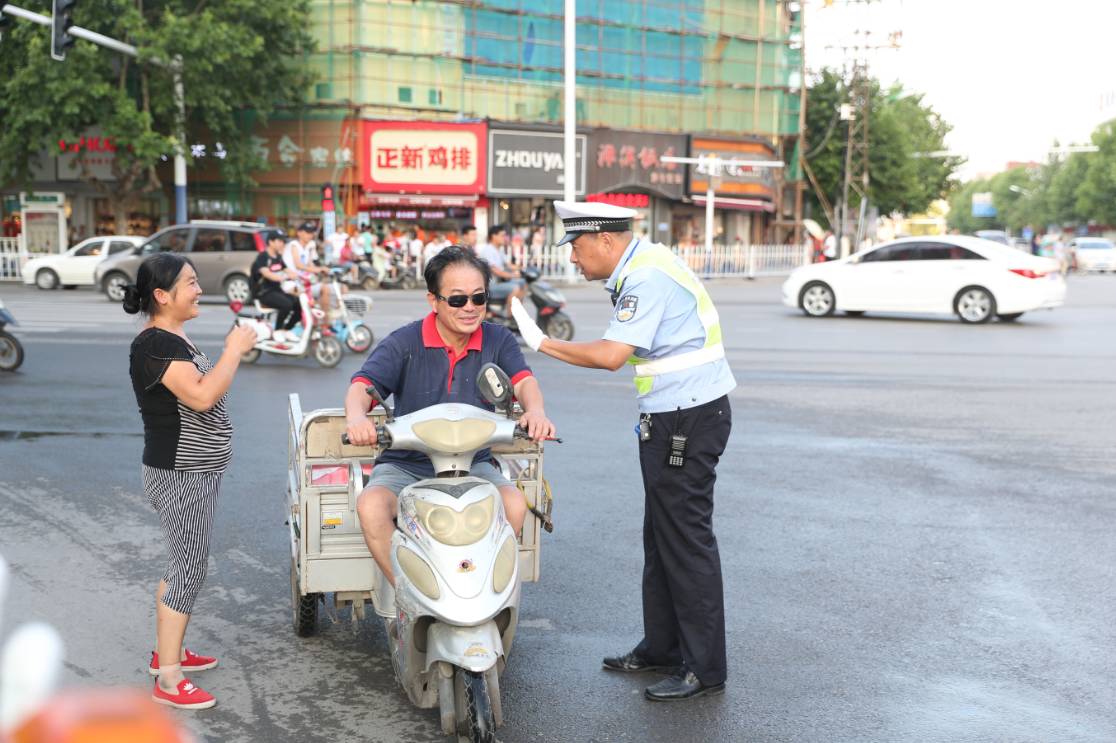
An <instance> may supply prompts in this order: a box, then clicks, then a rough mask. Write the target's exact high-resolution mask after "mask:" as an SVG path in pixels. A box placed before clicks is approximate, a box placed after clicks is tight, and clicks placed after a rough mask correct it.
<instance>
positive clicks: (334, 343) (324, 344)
mask: <svg viewBox="0 0 1116 743" xmlns="http://www.w3.org/2000/svg"><path fill="white" fill-rule="evenodd" d="M344 352H345V351H344V349H342V348H341V341H339V340H337V339H336V338H334V337H333V336H332V335H323V336H322V337H321V338H319V339H318V340H317V342H316V343H315V344H314V359H315V360H316V361H317V362H318V363H319V364H321V365H322V366H324V367H325V368H326V369H332V368H333V367H335V366H337V365H338V364H340V363H341V355H342V354H343V353H344Z"/></svg>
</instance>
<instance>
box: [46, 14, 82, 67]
mask: <svg viewBox="0 0 1116 743" xmlns="http://www.w3.org/2000/svg"><path fill="white" fill-rule="evenodd" d="M75 5H77V0H54V6H53V9H52V11H51V25H50V56H51V57H53V58H54V59H57V60H58V61H59V62H61V61H62V60H64V59H65V58H66V50H67V49H69V48H70V47H72V46H73V45H74V42H75V41H77V39H76V38H74V37H73V36H70V26H72V25H74V17H73V16H74V6H75Z"/></svg>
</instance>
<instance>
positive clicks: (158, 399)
mask: <svg viewBox="0 0 1116 743" xmlns="http://www.w3.org/2000/svg"><path fill="white" fill-rule="evenodd" d="M172 361H189V362H190V363H192V364H193V365H194V367H195V368H196V369H197V370H198V372H199V373H201V374H208V373H209V371H210V370H211V369H212V368H213V365H212V364H211V363H210V361H209V359H208V358H207V357H206V355H205V354H204V353H202V352H201V351H199V350H198V349H196V348H194V347H193V346H191V345H190V344H189V343H188V342H187V341H186V339H185V338H183V337H182V336H179V335H176V334H174V333H170V332H168V331H166V330H162V329H160V328H148V329H147V330H144V331H143V332H142V333H140V334H139V335H137V336H136V338H135V340H133V341H132V352H131V358H130V362H131V376H132V390H133V391H134V392H135V393H136V402H137V403H138V404H139V410H140V416H141V417H142V418H143V440H144V446H143V463H144V464H146V465H147V466H148V467H157V468H159V469H165V470H179V471H183V472H224V471H225V469H226V468H227V467H228V466H229V460H230V459H232V423H230V422H229V413H228V409H227V408H226V407H225V397H224V396H222V397H221V399H220V400H218V401H217V404H216V405H214V406H213V407H212V408H210V409H209V410H206V411H203V412H200V413H199V412H197V411H196V410H192V409H190V408H189V407H188V406H186V405H185V404H183V403H182V402H180V401H179V400H178V398H177V397H175V396H174V393H172V392H171V391H170V390H168V389H167V388H166V387H165V386H163V374H165V373H166V371H167V368H168V367H170V364H171V362H172Z"/></svg>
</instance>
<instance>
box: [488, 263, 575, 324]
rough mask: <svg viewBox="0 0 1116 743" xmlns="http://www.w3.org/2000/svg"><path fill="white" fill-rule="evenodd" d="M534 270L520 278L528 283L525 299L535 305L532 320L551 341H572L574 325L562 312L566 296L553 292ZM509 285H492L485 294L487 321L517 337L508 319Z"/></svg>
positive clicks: (511, 322) (526, 269)
mask: <svg viewBox="0 0 1116 743" xmlns="http://www.w3.org/2000/svg"><path fill="white" fill-rule="evenodd" d="M540 276H542V274H540V273H539V270H538V269H537V268H525V269H523V279H524V281H526V282H527V296H528V298H529V299H530V300H531V302H533V303H534V305H535V318H536V322H538V324H539V327H540V328H542V331H543V332H544V333H546V334H547V335H549V336H550V337H551V338H554V339H555V340H559V341H568V340H572V339H573V336H574V324H573V320H571V319H570V316H569V315H567V314H566V313H565V312H562V308H563V307H565V306H566V297H565V295H564V294H562V292H560V291H559V290H557V289H555V288H554V287H553V286H552V285H551V284H550V282H548V281H543V280H541V279H540V278H539V277H540ZM511 291H512V287H511V284H510V283H507V284H501V285H500V286H494V287H492V289H491V290H490V291H489V293H488V314H487V317H485V319H486V320H488V322H493V323H498V324H500V325H504V326H506V327H507V328H509V329H510V330H511V331H512V332H514V333H516V334H518V329H517V328H516V327H515V324H514V322H513V321H512V319H511V318H510V317H509V316H508V314H507V312H508V296H509V295H510V294H511Z"/></svg>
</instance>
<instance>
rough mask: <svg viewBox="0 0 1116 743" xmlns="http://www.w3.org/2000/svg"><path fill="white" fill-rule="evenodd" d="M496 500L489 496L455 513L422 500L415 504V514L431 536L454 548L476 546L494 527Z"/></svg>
mask: <svg viewBox="0 0 1116 743" xmlns="http://www.w3.org/2000/svg"><path fill="white" fill-rule="evenodd" d="M495 503H496V501H495V499H494V498H493V497H492V496H491V495H490V496H488V497H487V498H485V499H484V500H481V501H477V502H476V503H473V504H471V505H469V506H466V507H465V510H464V511H455V510H453V509H452V508H448V507H446V506H435V505H432V504H430V503H425V502H423V501H415V512H416V513H417V514H418V517H419V519H421V520H422V525H423V526H425V527H426V531H427V532H429V534H430V536H432V537H434V538H435V539H437V540H438V541H439V542H441V543H442V544H448V545H449V546H451V547H463V546H464V545H466V544H473V543H474V542H476V541H478V540H479V539H480V538H481V537H483V536H484V535H485V534H487V533H488V529H489V527H490V526H491V525H492V510H493V508H494V506H495Z"/></svg>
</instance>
